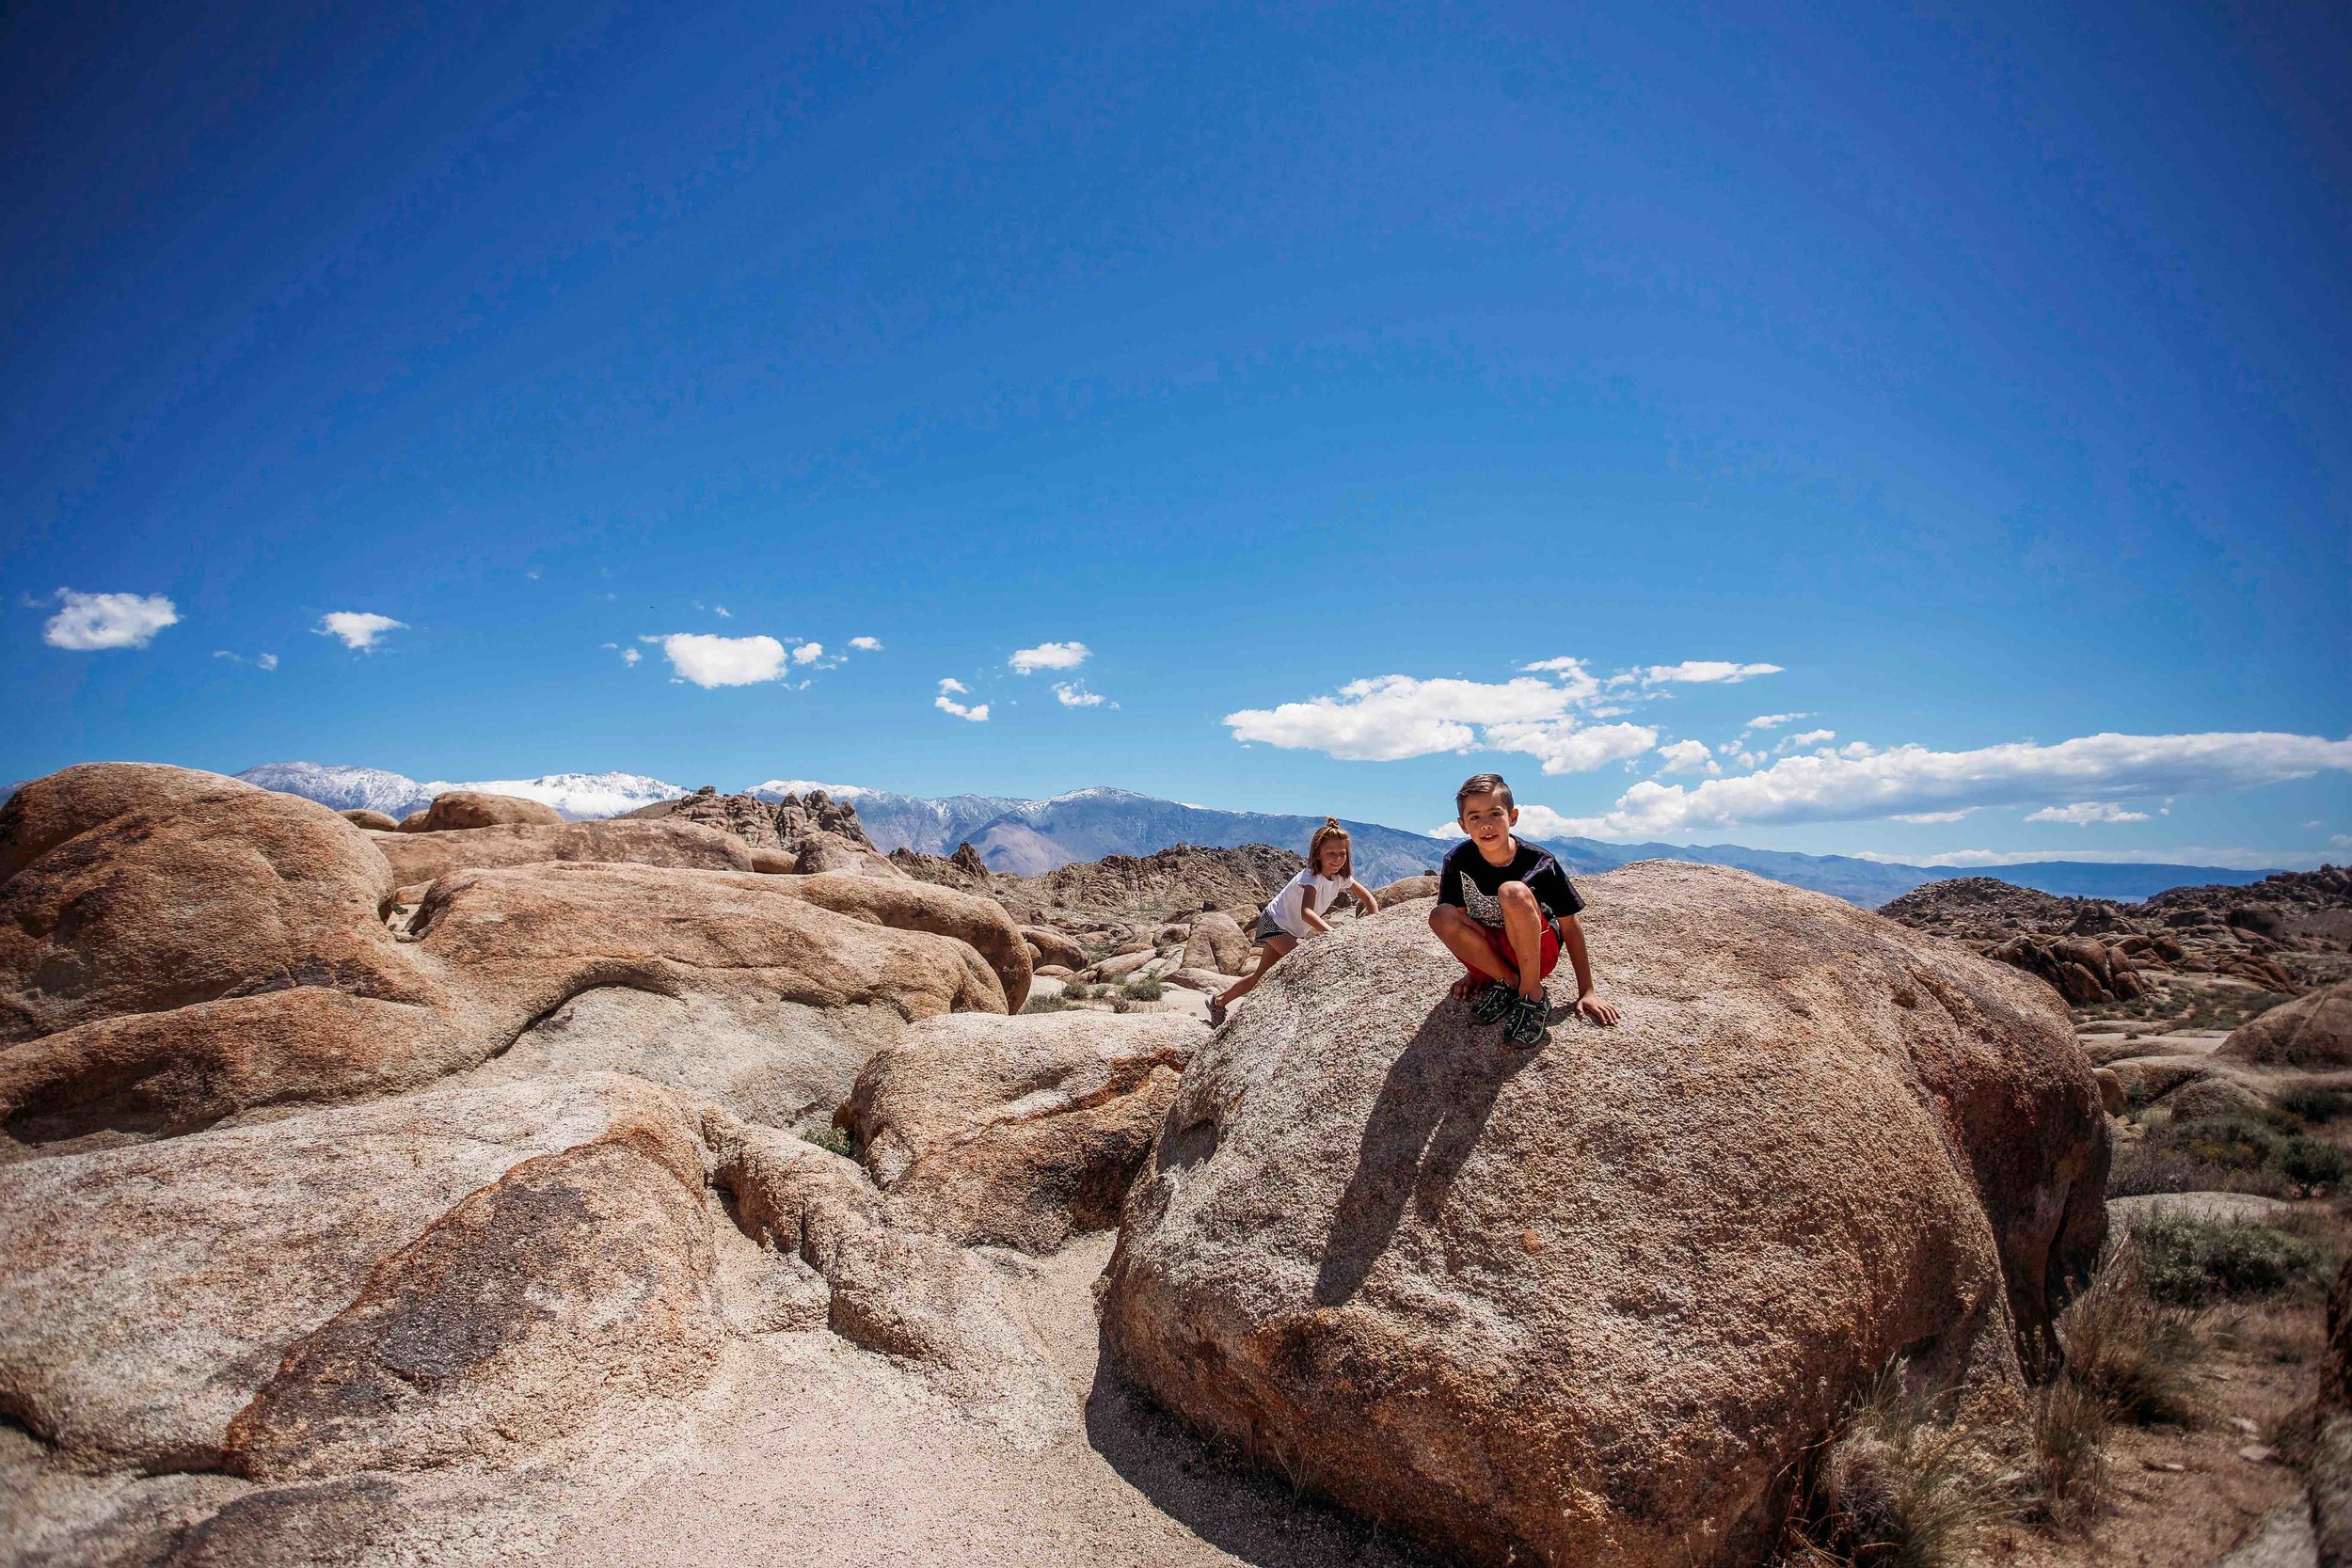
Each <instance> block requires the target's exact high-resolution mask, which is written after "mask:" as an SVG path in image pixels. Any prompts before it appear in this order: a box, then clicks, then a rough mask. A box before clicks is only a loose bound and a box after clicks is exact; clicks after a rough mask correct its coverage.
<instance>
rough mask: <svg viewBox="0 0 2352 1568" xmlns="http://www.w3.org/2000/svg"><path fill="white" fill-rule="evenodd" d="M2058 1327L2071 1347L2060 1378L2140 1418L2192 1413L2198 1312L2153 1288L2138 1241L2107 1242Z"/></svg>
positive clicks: (2142, 1421) (2126, 1416)
mask: <svg viewBox="0 0 2352 1568" xmlns="http://www.w3.org/2000/svg"><path fill="white" fill-rule="evenodd" d="M2058 1342H2059V1343H2060V1344H2062V1345H2063V1346H2064V1347H2065V1349H2066V1369H2065V1373H2064V1378H2063V1380H2062V1381H2065V1382H2069V1383H2073V1384H2074V1385H2075V1386H2078V1387H2080V1388H2081V1389H2082V1390H2083V1391H2084V1392H2085V1393H2087V1394H2089V1395H2090V1396H2091V1397H2092V1398H2094V1399H2096V1400H2098V1401H2099V1402H2100V1403H2101V1405H2102V1406H2103V1407H2105V1408H2106V1410H2108V1411H2110V1412H2112V1413H2113V1414H2114V1415H2115V1416H2116V1417H2118V1418H2121V1419H2123V1420H2127V1421H2131V1422H2133V1423H2135V1424H2137V1425H2140V1426H2146V1425H2149V1424H2151V1423H2153V1422H2158V1421H2185V1420H2187V1419H2188V1416H2189V1402H2188V1396H2189V1377H2190V1373H2191V1371H2192V1370H2193V1369H2194V1367H2195V1365H2196V1362H2197V1358H2198V1356H2199V1354H2201V1352H2202V1350H2203V1345H2202V1343H2201V1339H2200V1337H2199V1334H2198V1326H2197V1319H2196V1316H2195V1315H2194V1314H2193V1313H2191V1312H2189V1311H2187V1310H2185V1309H2184V1308H2182V1307H2169V1306H2167V1305H2165V1304H2164V1303H2162V1302H2159V1301H2157V1300H2155V1299H2154V1298H2153V1296H2151V1295H2150V1294H2149V1290H2148V1278H2147V1273H2146V1270H2145V1268H2144V1267H2143V1260H2142V1257H2141V1253H2140V1249H2139V1248H2138V1246H2137V1244H2135V1243H2132V1242H2129V1241H2125V1242H2123V1243H2119V1244H2117V1245H2113V1246H2110V1247H2109V1248H2108V1249H2107V1256H2106V1260H2105V1262H2104V1263H2103V1264H2102V1266H2101V1267H2100V1269H2099V1272H2098V1274H2097V1275H2094V1276H2093V1277H2092V1279H2091V1282H2090V1289H2089V1290H2087V1291H2084V1292H2083V1293H2082V1294H2081V1295H2079V1296H2076V1297H2075V1298H2074V1301H2073V1302H2072V1303H2071V1304H2069V1306H2068V1307H2067V1308H2066V1311H2065V1312H2064V1313H2063V1314H2062V1315H2061V1316H2060V1317H2059V1319H2058Z"/></svg>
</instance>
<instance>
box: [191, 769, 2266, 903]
mask: <svg viewBox="0 0 2352 1568" xmlns="http://www.w3.org/2000/svg"><path fill="white" fill-rule="evenodd" d="M236 777H238V778H240V779H243V780H245V781H246V783H248V784H259V785H261V786H262V788H264V789H279V790H284V791H286V792H287V793H289V794H294V795H301V796H304V797H306V798H307V799H310V800H318V801H320V802H321V803H322V804H325V805H327V806H331V807H334V808H335V809H337V810H346V809H350V808H352V807H366V808H368V809H370V810H373V811H381V812H386V813H388V814H389V815H391V816H405V815H406V814H407V813H408V812H411V811H416V810H421V809H422V808H423V807H424V806H425V805H426V804H427V803H429V802H430V801H431V800H432V798H433V796H434V795H436V794H438V793H440V792H441V791H443V790H448V789H481V790H489V791H492V792H495V793H499V794H506V795H519V796H523V797H524V798H526V799H530V800H541V801H544V802H545V803H547V804H548V805H551V806H553V807H554V808H555V809H556V810H557V811H559V812H561V813H562V814H563V815H564V816H566V817H571V818H581V817H595V816H619V815H620V814H621V813H622V812H625V811H629V810H633V809H635V808H636V807H638V806H642V805H650V804H652V803H653V802H654V801H656V800H674V799H675V798H676V797H678V796H681V795H686V794H690V793H691V791H690V790H689V789H686V788H684V787H681V786H679V785H676V784H669V783H667V782H665V781H663V780H660V779H656V778H652V777H649V776H647V775H645V774H642V773H625V772H603V773H548V774H542V775H540V776H539V777H538V778H535V779H505V780H485V781H476V782H468V783H462V784H460V783H451V782H446V781H438V780H437V781H432V782H430V783H420V782H418V781H416V780H414V779H410V778H408V777H406V776H405V775H404V774H400V773H394V772H391V771H389V769H385V768H357V767H348V766H343V765H336V764H321V763H310V762H277V763H264V764H262V766H260V767H258V768H246V770H245V771H244V772H242V773H239V774H237V775H236ZM812 789H822V790H824V791H825V792H826V793H827V794H829V795H831V796H833V797H834V799H836V800H848V801H850V802H852V803H853V804H855V805H856V807H857V810H858V816H859V818H860V819H861V820H862V821H863V822H864V823H865V824H866V833H867V835H868V836H869V837H871V838H872V839H873V841H874V844H875V847H878V848H880V849H882V851H884V852H885V853H887V852H888V851H890V850H892V849H896V848H899V847H905V848H910V849H914V850H917V851H919V852H921V853H923V854H930V855H945V854H948V853H950V852H952V851H953V850H954V849H955V847H956V846H957V845H959V844H961V843H964V842H966V841H967V840H968V841H969V842H970V843H971V844H972V846H973V847H974V848H975V849H977V850H978V851H979V853H980V858H981V860H982V861H983V862H985V863H987V864H988V865H989V867H990V868H991V869H992V870H997V871H1008V872H1012V873H1015V874H1017V875H1021V876H1038V875H1041V874H1042V873H1044V872H1047V871H1052V870H1055V869H1057V868H1058V867H1060V866H1063V865H1067V864H1070V863H1073V862H1077V861H1094V860H1100V859H1101V858H1103V857H1104V855H1114V854H1120V855H1148V854H1151V853H1152V852H1153V851H1155V850H1158V849H1164V848H1167V847H1169V846H1171V845H1176V844H1198V845H1203V846H1208V847H1220V848H1232V847H1239V846H1241V845H1244V844H1272V845H1276V846H1278V847H1290V848H1296V849H1300V850H1303V849H1304V848H1305V847H1306V843H1307V839H1308V837H1309V835H1310V834H1311V833H1312V832H1314V830H1315V829H1316V828H1318V827H1320V826H1322V823H1323V819H1322V818H1321V817H1319V816H1300V815H1296V814H1287V813H1271V812H1237V811H1222V810H1218V809H1216V808H1215V807H1209V806H1197V805H1191V804H1187V803H1185V802H1184V801H1179V800H1162V799H1160V798H1159V797H1157V796H1151V795H1142V794H1138V793H1137V792H1136V791H1134V790H1129V789H1120V788H1118V787H1116V786H1114V785H1109V784H1095V785H1089V786H1088V787H1086V788H1083V789H1073V790H1069V791H1066V792H1064V793H1062V794H1060V795H1055V796H1051V797H1048V798H1046V799H1044V800H1024V799H1020V798H1018V797H1013V796H1000V795H950V796H941V797H930V796H921V795H903V794H899V793H897V792H895V791H892V790H885V789H875V788H872V787H871V786H868V785H865V784H826V783H822V782H819V781H817V780H812V779H769V780H766V781H764V782H763V783H760V784H755V785H753V786H752V787H751V788H750V789H749V790H748V791H746V793H748V794H751V795H754V796H755V797H757V798H759V799H761V800H778V799H781V798H782V797H783V796H785V795H787V794H792V795H803V794H806V793H807V792H808V791H809V790H812ZM1343 823H1344V825H1345V826H1346V828H1347V830H1348V832H1350V833H1351V834H1352V835H1354V837H1355V840H1356V852H1357V869H1358V874H1359V876H1360V877H1362V879H1364V880H1365V881H1366V882H1367V883H1371V884H1373V885H1375V886H1376V885H1378V884H1379V883H1381V882H1386V881H1394V880H1396V879H1399V878H1402V877H1409V876H1412V875H1414V874H1416V873H1417V872H1422V871H1426V870H1429V869H1431V868H1433V867H1434V866H1436V864H1437V863H1438V860H1440V859H1441V858H1442V857H1443V856H1444V854H1445V851H1446V849H1447V848H1448V847H1450V842H1451V841H1449V840H1446V839H1439V838H1432V837H1430V836H1428V835H1427V834H1424V833H1416V832H1408V831H1406V830H1405V829H1402V828H1391V827H1388V826H1385V825H1383V824H1381V823H1376V822H1357V821H1350V820H1346V819H1343ZM1534 842H1538V843H1542V844H1543V845H1544V846H1545V847H1547V848H1549V849H1550V850H1551V851H1552V853H1554V854H1555V855H1557V856H1559V858H1560V860H1561V862H1562V863H1563V864H1565V865H1566V866H1567V868H1568V869H1569V870H1570V871H1573V872H1582V873H1588V874H1589V873H1594V872H1599V871H1607V870H1612V869H1613V868H1615V867H1617V866H1620V865H1625V864H1628V863H1631V862H1633V861H1637V860H1658V859H1662V860H1686V861H1699V862H1703V863H1708V864H1715V865H1729V866H1735V867H1738V868H1739V869H1740V870H1745V871H1752V872H1755V873H1756V875H1758V876H1763V877H1770V878H1772V879H1774V880H1776V881H1784V882H1788V883H1791V884H1793V885H1795V886H1797V887H1804V888H1810V889H1812V890H1814V891H1815V892H1819V893H1827V894H1830V895H1833V896H1835V897H1839V898H1844V899H1846V900H1848V901H1849V902H1851V903H1855V904H1860V905H1863V906H1864V907H1866V908H1873V909H1874V908H1876V907H1877V906H1878V905H1880V904H1883V903H1885V902H1887V901H1888V900H1890V899H1893V898H1898V897H1900V896H1901V895H1904V894H1906V893H1909V892H1911V891H1912V890H1913V889H1915V888H1917V887H1921V886H1923V885H1925V884H1927V883H1929V882H1933V881H1942V880H1946V879H1950V878H1954V877H1964V876H1972V875H1974V876H1989V877H1995V878H1997V879H2000V880H2003V881H2007V882H2010V883H2012V884H2014V885H2016V886H2019V887H2030V888H2033V889H2036V890H2037V891H2040V892H2042V893H2051V894H2060V895H2077V896H2090V897H2102V898H2115V899H2123V900H2132V899H2138V898H2145V897H2149V896H2151V895H2154V894H2156V893H2160V892H2163V891H2164V890H2165V889H2167V888H2172V887H2182V886H2192V885H2199V884H2206V885H2226V886H2242V885H2244V884H2246V883H2249V882H2254V881H2259V880H2261V879H2263V878H2264V877H2265V876H2266V875H2267V874H2268V873H2267V872H2266V871H2237V870H2232V869H2229V868H2226V867H2221V866H2209V865H2175V864H2170V863H2162V862H2133V863H2111V862H2092V861H2041V862H2025V863H2018V864H2013V865H2004V866H1979V867H1957V866H1949V867H1947V866H1924V865H1906V864H1901V863H1896V862H1887V861H1871V860H1862V859H1860V858H1858V857H1855V856H1851V855H1812V854H1804V853H1801V852H1798V851H1795V850H1786V849H1752V848H1749V847H1746V846H1744V845H1737V844H1714V845H1689V844H1684V845H1677V844H1663V843H1644V844H1611V843H1608V842H1605V841H1603V840H1600V839H1591V838H1562V839H1557V840H1536V841H1534Z"/></svg>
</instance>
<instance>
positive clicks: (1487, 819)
mask: <svg viewBox="0 0 2352 1568" xmlns="http://www.w3.org/2000/svg"><path fill="white" fill-rule="evenodd" d="M1518 819H1519V808H1518V807H1517V806H1506V805H1504V804H1503V803H1502V796H1500V795H1471V796H1468V797H1466V798H1465V799H1464V800H1463V801H1462V831H1463V832H1466V833H1468V834H1470V840H1471V842H1473V843H1475V844H1476V845H1477V846H1478V847H1480V848H1481V849H1501V848H1502V846H1503V845H1504V844H1505V843H1506V842H1507V841H1508V840H1509V839H1510V837H1511V830H1512V828H1513V827H1515V826H1517V825H1518Z"/></svg>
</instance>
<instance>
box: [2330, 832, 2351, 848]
mask: <svg viewBox="0 0 2352 1568" xmlns="http://www.w3.org/2000/svg"><path fill="white" fill-rule="evenodd" d="M2328 848H2330V849H2352V833H2336V834H2334V835H2332V836H2331V837H2329V839H2328Z"/></svg>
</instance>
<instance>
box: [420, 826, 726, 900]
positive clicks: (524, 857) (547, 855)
mask: <svg viewBox="0 0 2352 1568" xmlns="http://www.w3.org/2000/svg"><path fill="white" fill-rule="evenodd" d="M374 842H375V847H376V848H377V849H378V850H379V851H381V852H382V854H383V856H384V858H385V859H386V860H387V861H389V862H390V863H391V867H392V880H393V882H394V883H395V884H396V885H398V886H400V887H404V888H405V887H413V886H416V885H418V884H420V883H424V882H431V881H435V880H437V879H440V878H442V877H445V876H447V875H449V874H450V873H451V872H453V871H465V870H480V869H488V868H491V867H496V866H508V865H535V864H539V863H544V862H547V861H603V862H619V863H628V864H634V865H667V866H675V867H679V868H682V869H686V870H693V871H750V870H753V869H754V866H753V863H752V852H751V850H749V849H747V848H746V847H744V846H743V844H742V843H741V841H740V840H738V839H736V838H733V837H731V836H729V835H728V834H725V833H722V832H715V831H713V830H712V829H709V828H706V827H703V826H701V825H699V824H697V823H693V822H627V821H589V822H559V823H556V824H555V825H553V826H552V827H550V826H548V824H546V823H521V824H508V825H504V826H501V827H495V828H466V829H460V830H458V831H456V832H434V833H423V832H417V833H394V834H390V835H389V836H386V837H383V838H379V839H377V840H375V841H374Z"/></svg>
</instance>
